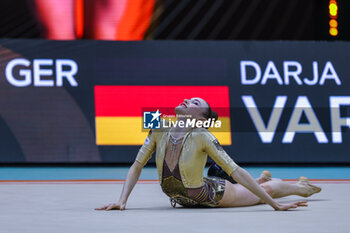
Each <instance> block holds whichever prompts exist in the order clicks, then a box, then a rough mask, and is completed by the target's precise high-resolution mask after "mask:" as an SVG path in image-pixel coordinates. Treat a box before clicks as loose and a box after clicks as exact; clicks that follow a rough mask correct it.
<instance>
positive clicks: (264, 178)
mask: <svg viewBox="0 0 350 233" xmlns="http://www.w3.org/2000/svg"><path fill="white" fill-rule="evenodd" d="M270 180H271V172H269V171H267V170H265V171H263V172H262V173H261V175H260V177H259V178H258V179H256V182H258V184H263V183H265V182H267V181H270Z"/></svg>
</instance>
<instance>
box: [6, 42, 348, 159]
mask: <svg viewBox="0 0 350 233" xmlns="http://www.w3.org/2000/svg"><path fill="white" fill-rule="evenodd" d="M0 48H1V50H0V52H1V54H3V55H2V59H1V63H0V89H1V91H0V93H1V95H2V96H1V98H0V104H1V106H0V115H1V117H2V121H1V120H0V127H1V128H0V129H1V131H0V139H1V140H0V142H1V145H2V146H1V151H0V152H1V155H0V160H1V162H31V163H36V162H37V163H119V164H121V163H130V162H132V161H133V160H134V159H135V156H136V154H137V151H138V149H139V146H96V144H95V114H94V113H95V111H94V86H95V85H160V86H162V85H214V86H215V85H225V86H228V87H229V93H230V106H231V125H232V129H233V132H232V145H231V146H226V147H225V150H226V151H227V152H228V154H229V155H230V156H232V157H233V158H234V160H235V161H237V162H239V163H297V164H305V163H322V164H329V163H349V162H350V156H349V153H348V145H349V143H350V135H349V129H348V128H346V127H345V128H344V132H343V143H341V144H333V143H332V141H331V135H330V131H329V128H330V127H329V125H330V121H329V117H328V116H329V114H330V109H329V96H349V95H350V92H349V90H350V82H349V79H348V77H349V76H350V70H349V67H350V66H349V60H350V59H349V54H350V45H349V44H348V43H347V42H334V43H327V42H318V43H316V42H229V41H225V42H214V41H211V42H205V41H202V42H194V41H187V42H186V41H182V42H180V41H179V42H176V41H158V42H155V41H143V42H104V41H49V40H13V39H12V40H0ZM91 54H93V56H91ZM126 54H127V55H126ZM15 57H17V58H18V57H24V58H26V59H29V60H30V61H32V59H35V58H50V59H62V58H69V59H73V60H74V61H76V62H77V63H78V66H79V71H78V73H77V75H76V79H77V82H78V83H79V86H78V87H70V86H69V85H67V82H65V84H64V87H33V86H29V87H14V86H11V85H10V84H9V83H8V82H7V80H6V78H5V75H4V73H5V71H4V70H5V67H6V65H7V63H8V62H9V60H11V59H13V58H15ZM185 59H186V61H188V62H189V63H190V64H197V65H196V66H193V67H192V66H186V67H183V66H181V65H180V64H182V61H183V60H185ZM208 60H210V61H211V63H212V65H207V64H208V63H207V62H204V64H206V65H202V66H201V69H198V65H200V64H201V61H208ZM241 60H253V61H255V62H257V63H258V64H259V65H260V67H261V69H262V73H263V72H264V71H265V67H266V64H267V62H268V61H273V62H274V63H275V65H276V68H277V70H278V71H279V73H280V75H281V76H282V77H283V71H282V70H283V65H282V64H283V61H286V60H289V61H298V62H299V63H300V64H301V65H302V67H303V72H302V76H301V77H312V62H313V61H317V62H318V63H319V74H320V75H321V73H322V71H323V67H324V65H325V63H326V62H327V61H330V62H332V64H333V66H334V69H335V70H336V72H337V74H338V76H339V78H340V79H341V81H342V85H340V86H337V85H336V84H335V83H334V81H332V80H331V81H327V82H326V83H325V85H323V86H321V85H315V86H307V85H305V84H304V85H301V86H299V85H296V83H295V82H294V81H291V83H290V85H277V82H276V81H274V80H272V81H269V82H268V83H267V84H266V85H260V84H257V85H251V86H242V85H241V80H240V61H241ZM176 61H179V65H177V62H176ZM191 67H192V68H191ZM216 67H221V69H219V71H218V70H217V69H216ZM213 70H215V74H214V73H213ZM51 78H52V79H54V77H51ZM242 95H251V96H253V98H254V100H255V102H256V104H257V106H258V107H265V109H266V107H271V106H273V103H274V101H275V99H276V97H277V96H278V95H285V96H288V100H287V104H286V108H287V110H286V111H285V112H284V113H283V115H282V119H281V124H280V125H279V128H278V132H277V133H276V135H275V138H274V140H273V142H272V143H271V144H264V143H262V142H261V140H260V138H259V136H258V134H257V132H256V130H255V128H254V126H253V123H252V121H251V120H250V116H249V115H248V112H247V111H246V110H245V106H244V105H243V102H242V100H241V97H242ZM298 96H307V97H308V99H309V101H310V103H311V104H312V106H313V108H314V109H315V112H316V114H318V115H317V116H318V117H319V119H320V123H321V125H322V127H323V128H324V130H325V132H326V134H327V137H328V140H329V143H326V144H319V143H318V142H317V141H316V138H315V136H314V135H313V134H312V133H297V134H296V136H295V138H294V141H293V143H291V144H283V143H282V142H281V141H282V137H283V134H284V132H285V129H286V125H287V123H288V121H289V119H290V115H291V110H292V109H293V107H294V105H295V101H296V99H297V98H298ZM139 98H142V96H140V97H139ZM237 109H238V110H237ZM237 111H240V112H241V113H240V114H237ZM270 112H271V109H270V108H267V111H265V114H263V116H264V117H265V119H267V118H266V117H268V116H269V114H270ZM345 114H346V115H345V116H347V117H349V114H348V112H345ZM345 116H344V117H345ZM242 119H244V120H242ZM237 125H239V127H240V128H241V129H243V130H240V131H238V132H237V130H235V129H237ZM245 129H248V130H246V131H247V132H244V130H245ZM252 145H254V146H252ZM152 161H153V160H152Z"/></svg>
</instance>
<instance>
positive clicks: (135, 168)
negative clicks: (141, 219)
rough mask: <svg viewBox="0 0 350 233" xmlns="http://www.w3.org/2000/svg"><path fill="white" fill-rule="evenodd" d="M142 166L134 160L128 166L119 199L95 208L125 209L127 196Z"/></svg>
mask: <svg viewBox="0 0 350 233" xmlns="http://www.w3.org/2000/svg"><path fill="white" fill-rule="evenodd" d="M142 168H143V166H142V165H141V163H139V162H138V161H135V162H134V163H133V164H132V166H131V167H130V169H129V172H128V175H127V176H126V179H125V182H124V185H123V190H122V193H121V194H120V198H119V201H118V202H117V203H111V204H109V205H106V206H102V207H100V208H95V210H125V206H126V202H127V201H128V197H129V195H130V193H131V191H132V189H133V188H134V187H135V184H136V182H137V181H138V179H139V177H140V174H141V171H142Z"/></svg>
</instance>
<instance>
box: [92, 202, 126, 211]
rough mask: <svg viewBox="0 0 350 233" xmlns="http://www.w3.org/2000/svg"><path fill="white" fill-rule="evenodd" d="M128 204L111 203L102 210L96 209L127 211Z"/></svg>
mask: <svg viewBox="0 0 350 233" xmlns="http://www.w3.org/2000/svg"><path fill="white" fill-rule="evenodd" d="M125 205H126V203H122V202H118V203H111V204H109V205H105V206H102V207H100V208H95V210H125Z"/></svg>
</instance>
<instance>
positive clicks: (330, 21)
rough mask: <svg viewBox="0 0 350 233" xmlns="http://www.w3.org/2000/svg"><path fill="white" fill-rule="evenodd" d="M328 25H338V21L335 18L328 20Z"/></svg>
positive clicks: (334, 26) (333, 26)
mask: <svg viewBox="0 0 350 233" xmlns="http://www.w3.org/2000/svg"><path fill="white" fill-rule="evenodd" d="M329 26H330V27H332V28H336V27H338V22H337V20H335V19H331V20H329Z"/></svg>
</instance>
